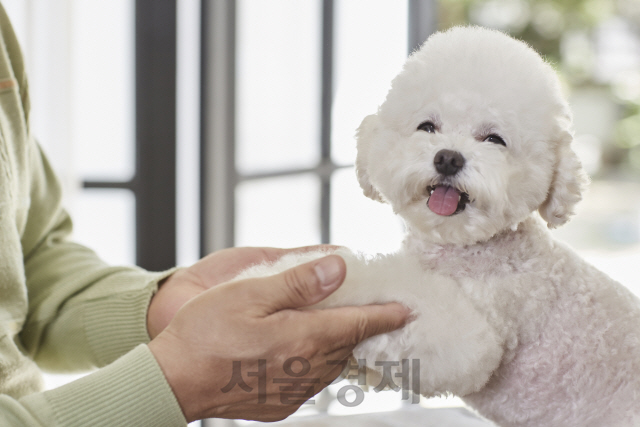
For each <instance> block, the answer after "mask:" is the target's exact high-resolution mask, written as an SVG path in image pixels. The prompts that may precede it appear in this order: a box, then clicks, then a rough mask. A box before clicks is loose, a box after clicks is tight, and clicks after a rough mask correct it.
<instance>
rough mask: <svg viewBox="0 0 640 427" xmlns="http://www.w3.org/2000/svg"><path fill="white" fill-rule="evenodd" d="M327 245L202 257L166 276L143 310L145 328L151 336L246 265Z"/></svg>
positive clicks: (233, 251)
mask: <svg viewBox="0 0 640 427" xmlns="http://www.w3.org/2000/svg"><path fill="white" fill-rule="evenodd" d="M330 247H332V246H329V245H318V246H307V247H303V248H294V249H279V248H229V249H223V250H221V251H217V252H214V253H212V254H209V255H207V256H206V257H204V258H202V259H201V260H200V261H198V262H196V263H195V264H193V265H192V266H191V267H188V268H185V269H182V270H178V271H176V272H175V273H174V274H172V275H171V276H170V277H168V278H167V279H166V280H165V281H164V282H163V283H162V284H161V286H160V289H158V292H157V293H156V294H155V295H154V296H153V298H152V299H151V303H150V304H149V309H148V312H147V331H148V332H149V337H150V338H151V339H153V338H155V337H156V335H158V334H159V333H160V332H161V331H162V330H163V329H164V328H165V327H166V326H167V325H168V324H169V322H170V321H171V319H173V316H174V315H175V314H176V312H177V311H178V310H179V309H180V307H182V306H183V305H184V304H185V303H186V302H187V301H189V300H190V299H192V298H193V297H195V296H197V295H199V294H201V293H202V292H204V291H206V290H207V289H209V288H211V287H213V286H216V285H218V284H220V283H223V282H226V281H228V280H231V279H233V278H234V277H235V276H237V275H238V273H240V272H241V271H242V270H244V269H246V268H247V267H249V266H251V265H254V264H259V263H261V262H265V261H275V260H277V259H278V258H280V257H282V256H283V255H284V254H286V253H288V252H299V251H308V250H317V249H323V248H330Z"/></svg>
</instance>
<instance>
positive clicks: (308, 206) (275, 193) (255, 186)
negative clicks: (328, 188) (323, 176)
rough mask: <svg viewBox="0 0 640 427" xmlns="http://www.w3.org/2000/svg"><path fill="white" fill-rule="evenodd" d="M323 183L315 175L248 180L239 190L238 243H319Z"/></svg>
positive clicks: (286, 245)
mask: <svg viewBox="0 0 640 427" xmlns="http://www.w3.org/2000/svg"><path fill="white" fill-rule="evenodd" d="M319 192H320V185H319V182H318V179H317V178H316V177H315V176H313V175H297V176H291V177H282V178H271V179H262V180H259V181H248V182H244V183H242V184H240V185H238V187H237V189H236V245H238V246H276V247H294V246H305V245H312V244H317V243H320V231H319V228H320V227H319V216H320V208H319V205H318V200H319Z"/></svg>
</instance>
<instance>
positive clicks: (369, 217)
mask: <svg viewBox="0 0 640 427" xmlns="http://www.w3.org/2000/svg"><path fill="white" fill-rule="evenodd" d="M331 186H332V187H331V188H332V189H333V191H332V193H333V194H332V196H331V242H332V243H334V244H337V245H344V246H347V247H348V248H350V249H354V250H359V251H362V252H365V253H368V254H375V253H389V252H393V251H395V250H397V249H399V248H400V243H402V238H403V236H404V226H403V224H402V220H401V219H400V217H398V216H396V215H395V214H394V213H393V211H392V210H391V207H390V206H389V205H386V204H381V203H379V202H375V201H373V200H371V199H369V198H367V197H365V196H364V194H362V190H361V189H360V186H359V185H358V181H357V179H356V174H355V172H354V170H353V168H348V169H343V170H340V171H337V172H336V173H334V175H333V179H332V182H331Z"/></svg>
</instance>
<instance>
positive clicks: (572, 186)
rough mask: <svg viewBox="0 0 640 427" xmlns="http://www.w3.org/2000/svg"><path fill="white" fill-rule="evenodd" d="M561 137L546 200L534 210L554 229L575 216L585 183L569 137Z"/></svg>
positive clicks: (585, 178) (566, 132) (587, 180)
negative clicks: (575, 209)
mask: <svg viewBox="0 0 640 427" xmlns="http://www.w3.org/2000/svg"><path fill="white" fill-rule="evenodd" d="M562 133H563V135H562V138H561V141H560V143H559V144H558V148H557V150H558V153H557V161H556V166H555V170H554V172H553V178H552V181H551V186H550V187H549V191H548V193H547V199H546V200H545V201H544V203H542V205H541V206H540V208H539V209H538V211H539V212H540V215H541V216H542V218H543V219H544V220H545V221H547V225H548V226H549V228H556V227H558V226H560V225H562V224H564V223H566V222H567V221H569V219H570V218H571V216H572V215H573V214H574V213H575V211H574V208H575V205H576V204H577V203H578V202H579V201H580V200H582V193H583V191H584V190H585V189H586V186H587V184H588V183H589V179H588V177H587V174H586V173H585V171H584V169H582V164H581V163H580V160H579V159H578V156H577V155H576V153H575V152H574V151H573V150H572V149H571V142H572V140H573V137H572V136H571V133H570V132H568V131H562Z"/></svg>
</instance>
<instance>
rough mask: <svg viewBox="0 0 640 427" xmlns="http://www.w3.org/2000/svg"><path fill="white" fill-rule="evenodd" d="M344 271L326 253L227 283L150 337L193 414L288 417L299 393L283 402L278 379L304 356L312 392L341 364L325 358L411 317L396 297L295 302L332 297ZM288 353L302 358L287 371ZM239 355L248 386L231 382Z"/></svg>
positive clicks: (343, 354)
mask: <svg viewBox="0 0 640 427" xmlns="http://www.w3.org/2000/svg"><path fill="white" fill-rule="evenodd" d="M345 274H346V266H345V263H344V260H343V259H342V258H340V257H339V256H337V255H329V256H327V257H325V258H321V259H318V260H315V261H312V262H310V263H307V264H302V265H299V266H297V267H294V268H292V269H290V270H287V271H285V272H283V273H280V274H277V275H274V276H269V277H263V278H255V279H247V280H243V281H238V282H230V283H226V284H222V285H219V286H216V287H214V288H212V289H209V290H207V291H205V292H203V293H201V294H200V295H199V296H197V297H195V298H193V299H192V300H190V301H189V302H187V303H186V304H185V305H184V306H183V307H182V308H181V309H180V310H179V311H178V312H177V313H176V315H175V317H174V318H173V320H172V321H171V323H170V324H169V326H168V327H167V328H166V329H165V330H164V331H162V332H161V333H160V334H159V335H158V336H157V337H156V338H155V339H153V340H152V341H151V342H150V343H149V348H150V349H151V351H152V353H153V355H154V356H155V357H156V360H157V361H158V364H159V365H160V367H161V369H162V371H163V373H164V374H165V377H166V378H167V381H168V382H169V384H170V386H171V388H172V390H173V392H174V394H175V395H176V398H177V400H178V402H179V404H180V406H181V408H182V410H183V412H184V415H185V417H186V418H187V420H188V421H193V420H196V419H202V418H209V417H216V418H242V419H254V420H260V421H275V420H279V419H283V418H285V417H287V416H288V415H290V414H291V413H293V412H294V411H295V410H296V409H297V408H298V407H299V406H300V405H301V404H302V401H298V402H294V403H290V402H286V401H284V402H283V401H282V399H281V397H282V390H281V387H283V384H280V383H278V382H276V381H273V380H274V379H277V378H286V377H289V378H291V374H290V372H291V371H292V370H295V372H296V373H298V372H300V371H301V365H300V363H301V361H307V362H308V364H307V363H304V362H302V363H304V364H305V365H306V367H305V369H304V370H307V371H308V372H307V373H306V374H305V375H303V376H296V378H295V379H296V380H297V381H301V380H306V381H307V382H306V383H305V387H309V386H310V385H311V386H313V387H314V388H313V390H312V393H313V394H315V393H317V392H319V391H320V390H321V389H322V388H324V387H326V386H327V385H328V384H329V383H330V382H331V381H333V380H334V379H335V378H336V377H337V376H338V375H339V374H340V372H341V370H342V367H341V366H340V365H337V364H335V363H331V362H329V361H334V362H335V361H344V360H346V359H347V358H348V357H349V355H350V354H351V352H352V350H353V348H354V347H355V345H356V344H357V343H359V342H360V341H362V340H364V339H366V338H368V337H370V336H373V335H376V334H380V333H384V332H389V331H392V330H394V329H397V328H399V327H401V326H402V325H403V324H404V323H405V321H406V320H407V316H408V313H409V310H408V309H407V308H405V307H404V306H402V305H400V304H397V303H389V304H384V305H368V306H361V307H340V308H331V309H322V310H317V309H307V310H300V309H299V308H302V307H305V306H309V305H312V304H315V303H317V302H319V301H321V300H323V299H324V298H326V297H327V296H328V295H329V294H331V293H332V292H333V291H335V290H336V289H337V288H338V287H339V286H340V285H341V284H342V281H343V280H344V277H345ZM292 357H297V358H301V359H298V362H296V363H297V364H296V365H295V367H294V368H291V367H290V368H291V369H290V370H289V374H287V372H286V371H285V369H286V368H285V364H286V363H285V362H286V361H287V360H289V359H290V358H292ZM260 361H262V362H260ZM234 365H235V368H240V373H241V376H242V380H243V381H244V383H245V384H246V385H245V386H244V389H243V387H241V386H240V385H235V386H234V384H235V381H237V380H238V376H237V373H236V376H235V377H234V376H233V374H234ZM307 368H308V369H307ZM252 373H253V374H252ZM313 394H310V395H307V396H306V398H308V397H310V396H311V395H313Z"/></svg>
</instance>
